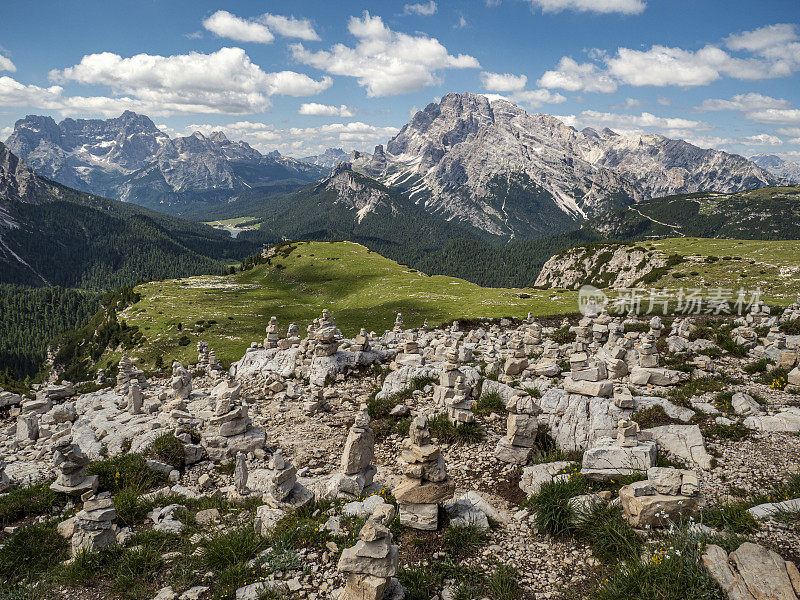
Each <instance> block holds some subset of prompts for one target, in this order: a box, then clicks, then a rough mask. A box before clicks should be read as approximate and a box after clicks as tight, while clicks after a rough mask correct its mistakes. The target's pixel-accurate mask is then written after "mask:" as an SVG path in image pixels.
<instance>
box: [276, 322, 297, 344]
mask: <svg viewBox="0 0 800 600" xmlns="http://www.w3.org/2000/svg"><path fill="white" fill-rule="evenodd" d="M299 344H300V328H299V327H298V326H297V323H289V328H288V329H287V330H286V337H285V338H283V339H282V340H279V341H278V350H288V349H289V348H291V347H292V346H297V345H299Z"/></svg>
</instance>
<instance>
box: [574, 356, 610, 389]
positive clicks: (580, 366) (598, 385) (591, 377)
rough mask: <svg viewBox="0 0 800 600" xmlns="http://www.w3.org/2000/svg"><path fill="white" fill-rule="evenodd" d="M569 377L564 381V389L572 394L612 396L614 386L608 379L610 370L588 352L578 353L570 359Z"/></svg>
mask: <svg viewBox="0 0 800 600" xmlns="http://www.w3.org/2000/svg"><path fill="white" fill-rule="evenodd" d="M569 370H570V372H569V376H567V377H566V378H565V379H564V389H565V390H566V391H567V392H569V393H570V394H581V395H583V396H593V397H598V396H611V394H612V393H613V391H614V384H613V383H612V382H611V381H610V380H609V379H608V370H607V369H606V365H605V363H604V362H603V361H601V360H596V359H595V358H592V360H591V362H590V361H589V356H588V354H587V353H586V352H576V353H575V354H573V355H572V356H570V357H569Z"/></svg>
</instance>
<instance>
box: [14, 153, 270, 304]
mask: <svg viewBox="0 0 800 600" xmlns="http://www.w3.org/2000/svg"><path fill="white" fill-rule="evenodd" d="M258 249H259V246H258V245H256V244H254V243H252V242H247V241H243V240H234V239H232V238H231V237H230V236H229V235H228V234H227V233H223V232H220V231H217V230H215V229H212V228H211V227H208V226H206V225H201V224H199V223H195V222H192V221H187V220H185V219H180V218H177V217H173V216H169V215H166V214H163V213H160V212H156V211H152V210H148V209H146V208H143V207H139V206H135V205H131V204H127V203H124V202H119V201H116V200H108V199H106V198H101V197H98V196H94V195H91V194H87V193H85V192H80V191H77V190H74V189H71V188H68V187H66V186H64V185H61V184H59V183H55V182H53V181H50V180H48V179H46V178H44V177H41V176H39V175H36V174H34V172H33V171H32V170H31V169H30V168H29V167H28V166H27V165H26V164H25V163H24V162H23V161H21V160H20V159H19V158H18V157H17V156H15V155H14V153H12V152H11V151H10V150H9V149H8V148H7V147H6V146H4V145H3V144H2V143H0V283H17V284H28V285H34V286H45V285H61V286H64V287H83V288H88V289H97V290H100V289H109V288H115V287H119V286H121V285H132V284H134V283H136V282H137V281H140V280H143V279H145V280H150V279H161V278H165V277H179V276H184V275H191V274H196V273H214V272H221V271H222V269H223V268H225V266H226V264H227V263H229V262H230V261H234V260H238V259H241V258H243V257H245V256H248V255H251V254H253V253H255V252H256V251H257V250H258Z"/></svg>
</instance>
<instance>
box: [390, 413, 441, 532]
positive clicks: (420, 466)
mask: <svg viewBox="0 0 800 600" xmlns="http://www.w3.org/2000/svg"><path fill="white" fill-rule="evenodd" d="M408 435H409V437H408V439H407V440H406V441H405V442H404V448H405V449H404V450H403V452H402V453H401V455H400V461H401V463H402V464H404V465H405V468H404V473H403V476H402V477H401V480H400V484H399V485H398V486H397V487H396V488H395V489H394V490H393V491H392V493H393V494H394V497H395V498H397V501H398V503H399V505H400V523H402V524H403V525H406V526H408V527H411V528H413V529H421V530H426V531H435V530H436V529H437V528H438V526H439V504H440V503H441V502H443V501H444V500H446V499H448V498H451V497H452V496H453V491H454V489H455V485H454V484H453V481H452V480H451V479H450V477H449V476H448V475H447V468H446V467H445V464H444V457H443V456H442V453H441V451H440V450H439V448H438V447H436V446H434V445H433V444H432V443H431V432H430V429H428V420H427V418H426V417H424V416H418V417H415V418H414V420H413V421H412V422H411V426H410V427H409V429H408Z"/></svg>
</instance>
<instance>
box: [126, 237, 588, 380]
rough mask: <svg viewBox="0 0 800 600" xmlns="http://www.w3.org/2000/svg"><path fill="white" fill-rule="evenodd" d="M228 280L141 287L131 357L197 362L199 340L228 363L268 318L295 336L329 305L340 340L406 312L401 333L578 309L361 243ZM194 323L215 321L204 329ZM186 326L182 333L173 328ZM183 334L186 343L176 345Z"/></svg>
mask: <svg viewBox="0 0 800 600" xmlns="http://www.w3.org/2000/svg"><path fill="white" fill-rule="evenodd" d="M275 264H281V265H284V266H285V268H283V269H277V268H270V267H269V266H268V265H260V266H258V267H256V268H254V269H252V270H250V271H246V272H244V273H237V274H236V275H233V276H227V277H214V276H202V277H192V278H185V279H181V280H170V281H157V282H150V283H145V284H142V285H139V286H137V288H136V289H137V291H139V292H140V293H141V294H142V298H143V299H142V300H141V301H140V302H139V303H137V304H135V305H134V306H132V307H130V308H128V309H127V310H126V311H125V313H124V315H123V316H124V318H125V319H126V320H127V322H128V324H130V325H138V326H139V327H140V328H141V329H142V332H143V333H144V335H145V337H146V338H147V339H148V342H147V344H146V345H145V346H144V347H143V348H142V349H140V350H135V351H133V352H132V353H131V354H132V355H134V356H140V357H141V358H143V359H144V361H145V362H146V363H147V364H150V365H152V364H153V361H154V360H155V358H156V356H158V355H163V356H164V362H165V364H168V363H169V361H170V360H173V359H178V360H182V361H184V362H186V361H191V362H194V361H196V359H197V352H196V348H195V346H196V343H197V341H198V340H201V339H204V340H206V341H208V342H209V344H210V345H211V346H212V347H213V348H214V349H215V351H216V352H217V356H218V357H219V358H221V359H223V360H225V361H232V360H238V358H240V357H241V355H242V354H243V353H244V350H245V348H247V346H248V345H249V344H250V342H251V341H255V340H261V339H263V338H264V328H265V326H266V324H267V321H268V320H269V317H270V316H272V315H276V316H278V319H279V320H280V323H281V327H282V329H283V330H284V331H285V328H286V327H287V326H288V325H289V323H290V322H291V321H296V322H297V323H298V324H299V325H300V327H301V331H303V330H304V328H305V326H306V325H307V324H308V323H309V321H310V320H311V319H313V318H315V317H317V316H319V314H320V313H321V312H322V309H323V308H326V307H327V308H329V309H330V310H331V312H332V313H333V316H334V318H335V319H336V323H337V325H338V326H339V327H340V329H342V331H343V332H344V333H345V335H351V336H352V335H354V334H355V333H357V332H358V329H359V328H360V327H362V326H363V327H366V328H367V329H368V330H375V331H377V332H383V331H384V330H385V329H390V328H391V327H392V325H393V323H394V318H395V314H396V313H397V312H402V313H403V317H404V321H405V324H406V326H407V327H414V326H420V325H422V323H423V321H424V320H425V319H426V318H427V319H428V320H429V323H430V324H431V325H434V324H439V323H443V322H449V321H451V320H453V319H461V318H463V319H469V318H479V317H504V316H517V317H522V316H525V315H526V314H527V313H528V312H529V311H530V312H533V313H535V314H538V315H551V314H566V313H570V312H574V311H575V310H576V306H577V305H576V295H575V292H562V291H558V292H554V291H552V290H547V291H542V290H525V293H527V294H530V296H531V297H530V298H521V297H520V292H522V290H514V289H504V288H482V287H480V286H477V285H475V284H473V283H469V282H467V281H464V280H461V279H456V278H453V277H445V276H439V275H436V276H432V277H428V276H425V275H422V274H420V273H419V272H416V271H414V270H413V269H409V268H407V267H404V266H402V265H399V264H398V263H395V262H393V261H391V260H389V259H386V258H384V257H382V256H380V255H379V254H376V253H374V252H370V251H369V250H367V249H366V248H364V247H363V246H360V245H358V244H354V243H350V242H336V243H329V242H302V243H299V247H298V249H297V250H295V251H294V252H292V253H291V254H289V256H288V257H287V258H285V259H284V258H279V259H273V265H275ZM198 320H204V321H208V320H215V321H217V323H216V324H212V325H210V326H208V327H207V329H205V330H204V331H202V332H199V333H197V332H194V331H192V330H193V328H194V325H195V323H196V322H197V321H198ZM179 322H180V323H181V324H182V329H181V330H178V323H179ZM182 335H186V336H188V338H189V339H190V340H191V342H190V344H189V345H187V346H183V347H180V346H178V340H179V339H180V337H181V336H182Z"/></svg>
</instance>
